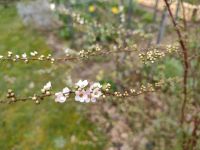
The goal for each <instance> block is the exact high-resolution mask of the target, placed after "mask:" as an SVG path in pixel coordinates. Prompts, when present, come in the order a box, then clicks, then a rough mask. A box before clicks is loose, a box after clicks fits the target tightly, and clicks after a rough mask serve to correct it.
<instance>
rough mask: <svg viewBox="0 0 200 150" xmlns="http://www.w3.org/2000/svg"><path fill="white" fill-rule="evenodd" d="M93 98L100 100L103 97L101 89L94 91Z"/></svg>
mask: <svg viewBox="0 0 200 150" xmlns="http://www.w3.org/2000/svg"><path fill="white" fill-rule="evenodd" d="M91 94H92V96H93V97H95V98H99V97H100V96H101V95H102V92H101V90H100V89H98V88H96V89H94V90H93V91H92V93H91Z"/></svg>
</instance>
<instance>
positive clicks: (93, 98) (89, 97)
mask: <svg viewBox="0 0 200 150" xmlns="http://www.w3.org/2000/svg"><path fill="white" fill-rule="evenodd" d="M88 99H89V100H88V102H93V103H94V102H96V98H95V97H94V96H93V95H92V93H89V94H88Z"/></svg>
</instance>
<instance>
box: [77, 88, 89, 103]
mask: <svg viewBox="0 0 200 150" xmlns="http://www.w3.org/2000/svg"><path fill="white" fill-rule="evenodd" d="M75 94H76V96H75V100H76V101H79V102H86V101H88V94H87V92H86V91H85V90H78V91H76V92H75Z"/></svg>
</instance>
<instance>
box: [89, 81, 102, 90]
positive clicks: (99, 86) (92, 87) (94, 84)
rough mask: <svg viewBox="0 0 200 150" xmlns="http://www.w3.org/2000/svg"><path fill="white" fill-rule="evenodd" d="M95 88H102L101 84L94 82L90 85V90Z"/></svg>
mask: <svg viewBox="0 0 200 150" xmlns="http://www.w3.org/2000/svg"><path fill="white" fill-rule="evenodd" d="M96 88H98V89H100V88H102V85H101V84H100V83H99V82H95V83H93V84H92V85H91V86H90V90H93V89H96Z"/></svg>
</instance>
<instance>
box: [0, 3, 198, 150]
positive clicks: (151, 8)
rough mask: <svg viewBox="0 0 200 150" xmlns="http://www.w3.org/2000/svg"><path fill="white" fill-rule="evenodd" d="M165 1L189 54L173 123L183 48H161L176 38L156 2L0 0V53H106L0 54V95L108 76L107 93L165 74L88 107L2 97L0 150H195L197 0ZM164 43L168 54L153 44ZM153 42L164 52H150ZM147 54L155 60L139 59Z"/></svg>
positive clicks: (24, 93) (104, 79) (23, 93)
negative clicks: (40, 58) (145, 89)
mask: <svg viewBox="0 0 200 150" xmlns="http://www.w3.org/2000/svg"><path fill="white" fill-rule="evenodd" d="M169 3H170V6H171V7H172V11H173V15H174V18H175V20H176V22H177V23H178V26H179V27H180V30H181V33H182V35H183V37H184V40H185V41H186V44H187V48H188V53H189V58H188V59H189V61H190V69H189V73H188V85H187V87H188V94H187V97H188V103H187V107H186V113H185V114H186V115H185V120H186V121H185V122H184V123H183V125H181V126H180V117H181V107H182V102H183V97H184V94H183V84H182V82H180V80H181V81H182V78H183V72H184V65H183V59H182V56H181V52H180V51H181V47H180V46H178V50H177V51H173V50H174V49H170V48H169V47H170V45H177V43H178V42H179V40H178V37H177V34H176V32H175V30H174V27H173V24H172V23H171V20H170V16H169V13H168V11H167V7H166V5H165V1H164V0H148V2H147V1H146V0H0V55H7V53H8V51H11V52H13V54H19V55H22V54H24V53H26V54H27V55H29V54H30V52H33V51H38V53H40V54H43V55H47V54H51V55H52V56H54V57H62V56H65V55H68V54H72V55H77V54H78V53H79V52H80V51H81V50H89V52H91V51H95V48H96V47H100V48H101V49H104V50H105V51H106V52H108V54H106V55H103V56H102V55H97V56H94V57H89V58H84V59H81V60H78V61H69V62H68V61H67V62H60V63H54V64H51V63H48V62H37V61H36V62H30V63H28V64H25V63H22V62H17V63H16V62H5V61H0V100H3V99H5V98H6V94H7V90H8V89H10V88H11V89H13V90H14V91H15V92H16V94H17V95H19V96H22V97H25V96H29V95H31V94H33V93H37V92H40V89H41V88H42V87H43V85H44V84H45V83H47V82H48V81H52V84H53V87H54V89H55V90H59V89H60V88H62V87H64V86H65V85H67V86H72V85H73V83H75V82H77V81H78V80H79V79H86V80H90V81H98V82H100V83H101V84H105V83H110V84H111V90H112V91H116V90H118V91H124V90H127V89H130V88H136V89H137V88H139V87H140V86H141V85H143V84H144V85H146V84H148V83H156V82H158V81H163V82H164V81H170V82H169V83H168V82H167V83H166V84H163V85H162V87H161V88H160V89H159V91H158V92H152V93H145V94H142V95H140V96H137V97H129V98H116V97H107V98H105V99H100V100H99V101H98V102H96V103H89V104H88V103H77V102H74V101H70V102H66V103H64V104H58V103H55V102H54V99H51V98H49V99H47V100H44V101H42V102H41V103H40V104H35V103H33V102H32V101H31V100H30V101H25V102H17V103H14V104H1V105H0V118H1V119H0V149H1V150H104V149H105V150H169V149H170V150H182V149H184V148H183V147H184V146H183V145H184V144H183V143H186V144H185V145H188V147H187V148H188V150H190V149H191V150H192V149H193V150H200V138H199V134H200V127H199V126H198V125H196V124H195V122H194V121H193V117H194V118H199V117H200V115H199V112H200V111H199V110H200V95H199V92H200V82H199V77H200V65H199V63H200V55H199V54H200V51H199V49H200V43H199V41H200V2H199V0H184V1H181V0H171V1H170V2H169ZM184 14H185V15H184ZM166 45H168V48H169V49H170V50H172V52H169V50H168V51H167V52H166V50H165V49H164V48H160V47H164V46H166ZM135 48H136V49H139V50H135ZM155 48H156V50H158V53H159V52H161V53H162V52H165V55H164V57H157V56H156V52H157V51H156V52H155ZM124 49H130V50H132V51H133V52H130V53H127V52H123V50H124ZM112 51H120V53H112ZM121 51H122V52H121ZM149 51H150V52H153V54H152V57H153V60H152V59H148V58H146V59H145V60H141V57H140V56H141V55H142V54H149V53H148V52H149ZM154 52H155V54H154ZM168 52H169V53H168ZM150 55H151V54H150ZM154 55H155V56H154ZM154 57H155V59H154ZM173 79H176V81H175V80H173ZM177 80H178V81H177ZM199 124H200V121H199ZM194 128H195V131H194ZM194 133H195V136H194ZM191 139H192V140H191ZM194 139H195V140H194ZM187 141H189V142H187ZM194 141H195V142H194ZM188 143H189V144H188ZM184 150H187V149H184Z"/></svg>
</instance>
